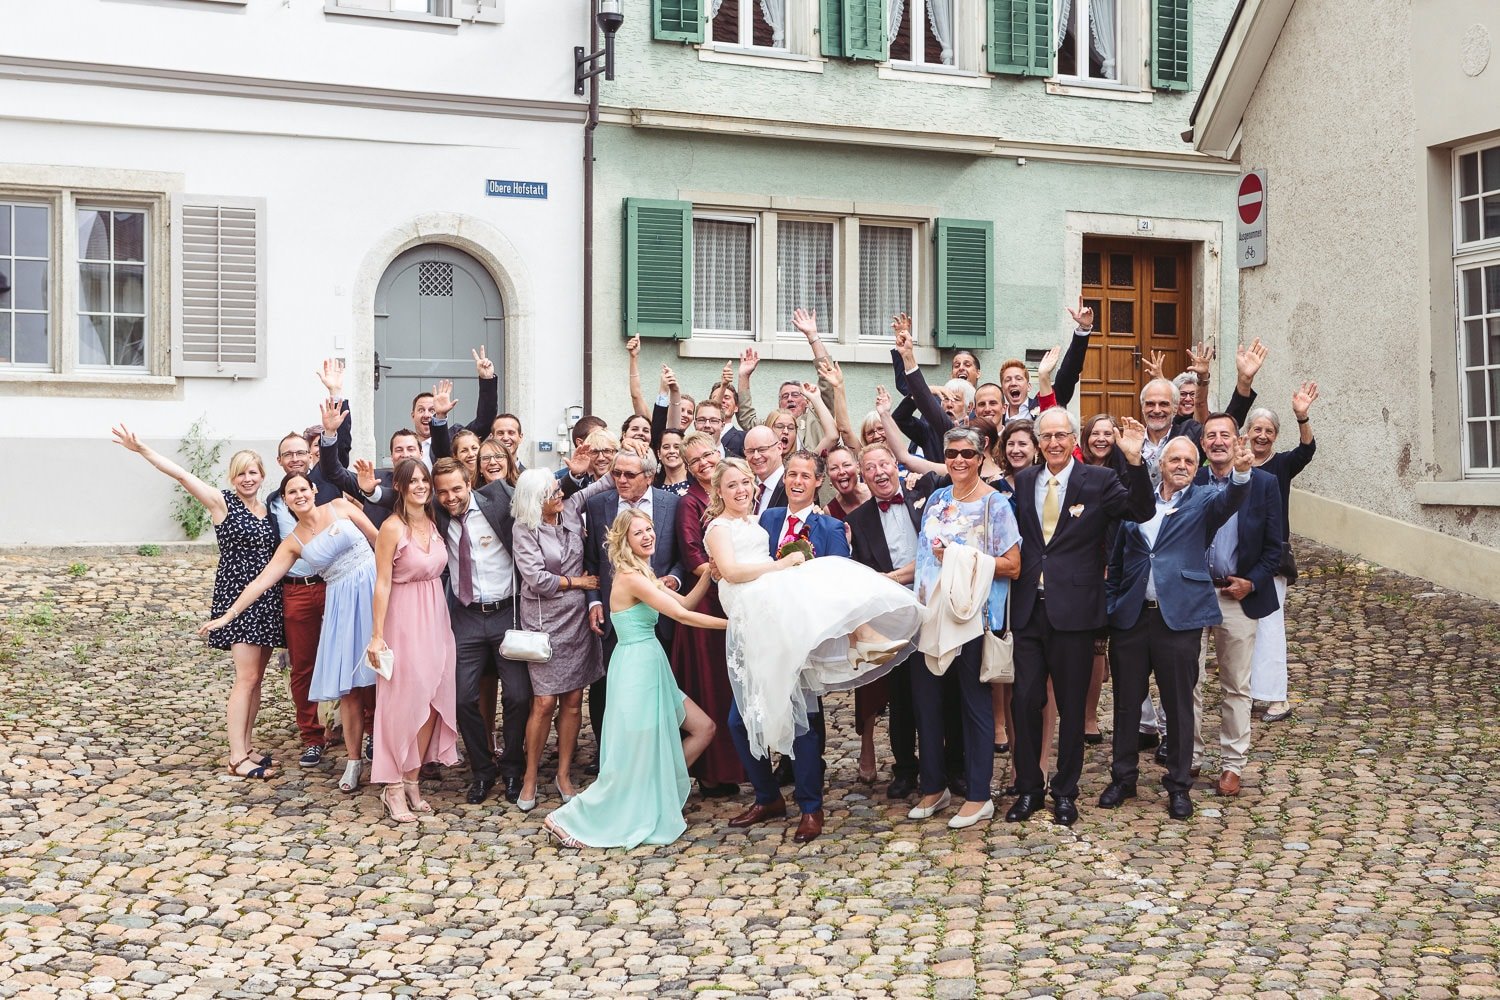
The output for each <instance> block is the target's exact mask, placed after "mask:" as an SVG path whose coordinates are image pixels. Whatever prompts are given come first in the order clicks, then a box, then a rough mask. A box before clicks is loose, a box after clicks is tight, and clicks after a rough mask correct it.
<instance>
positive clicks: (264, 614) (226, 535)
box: [208, 490, 286, 649]
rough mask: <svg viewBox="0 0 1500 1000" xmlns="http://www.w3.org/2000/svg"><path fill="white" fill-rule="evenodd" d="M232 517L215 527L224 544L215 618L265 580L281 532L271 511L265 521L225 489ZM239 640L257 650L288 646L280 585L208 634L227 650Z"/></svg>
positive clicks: (217, 575) (216, 577)
mask: <svg viewBox="0 0 1500 1000" xmlns="http://www.w3.org/2000/svg"><path fill="white" fill-rule="evenodd" d="M221 492H222V493H223V494H224V503H225V505H226V506H227V507H228V508H229V514H228V515H227V516H226V517H225V518H224V520H222V521H220V522H219V523H218V524H217V525H215V526H214V537H215V538H217V539H218V541H219V568H218V571H217V572H215V573H214V604H213V617H215V618H217V617H219V616H220V615H222V614H223V613H224V612H226V611H228V610H229V606H230V605H231V604H233V603H234V602H235V600H236V599H238V598H239V596H240V594H241V593H242V592H243V591H244V589H245V587H246V586H248V585H249V583H250V581H251V580H254V579H255V578H256V577H257V576H260V573H261V570H263V569H265V568H266V563H268V562H270V561H271V556H272V555H273V554H274V553H275V552H276V533H275V532H274V531H273V530H272V529H271V516H270V512H269V511H268V512H267V513H266V516H265V517H256V516H255V515H254V514H252V513H250V508H249V507H246V506H245V504H244V501H242V500H241V499H240V498H239V496H238V495H237V494H235V493H233V492H232V491H230V490H222V491H221ZM237 642H248V643H253V644H254V645H257V646H271V647H273V648H274V647H276V646H285V645H286V638H285V634H284V632H283V628H282V618H281V584H279V583H278V584H276V585H275V586H274V587H272V588H271V589H270V590H268V591H266V592H265V593H264V594H262V595H261V596H260V597H258V598H257V599H256V601H255V603H254V604H252V605H250V606H249V607H248V608H246V609H245V611H244V613H243V614H241V615H240V616H239V617H238V618H236V619H235V620H234V621H232V622H230V623H229V624H228V625H225V626H224V627H223V628H221V629H215V630H214V631H212V632H210V633H209V634H208V644H209V645H210V646H212V647H213V648H214V649H228V648H229V647H230V646H232V645H234V644H235V643H237Z"/></svg>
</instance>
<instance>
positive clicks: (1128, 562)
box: [1104, 482, 1250, 632]
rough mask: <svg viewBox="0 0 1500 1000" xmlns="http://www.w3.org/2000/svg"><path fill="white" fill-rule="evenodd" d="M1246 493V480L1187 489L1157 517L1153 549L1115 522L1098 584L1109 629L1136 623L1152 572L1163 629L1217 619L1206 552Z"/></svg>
mask: <svg viewBox="0 0 1500 1000" xmlns="http://www.w3.org/2000/svg"><path fill="white" fill-rule="evenodd" d="M1249 495H1250V484H1249V483H1248V482H1246V483H1242V484H1238V485H1236V484H1233V483H1231V484H1230V486H1229V488H1228V489H1227V490H1214V489H1205V488H1204V487H1201V486H1189V487H1188V488H1187V489H1186V490H1184V491H1183V493H1182V495H1181V496H1179V497H1177V507H1176V509H1175V510H1174V511H1173V512H1172V513H1171V514H1168V515H1166V516H1165V517H1163V518H1162V524H1161V530H1159V531H1158V532H1157V533H1156V545H1154V546H1148V545H1147V544H1146V536H1145V535H1144V534H1142V533H1141V526H1140V525H1139V524H1132V523H1130V522H1128V521H1127V522H1125V523H1124V524H1121V525H1120V529H1119V532H1118V533H1117V534H1116V536H1115V545H1114V551H1113V553H1112V554H1111V556H1110V560H1109V579H1108V580H1106V581H1105V585H1104V587H1105V591H1106V593H1107V595H1108V596H1107V598H1106V600H1107V608H1108V611H1109V624H1110V626H1111V627H1112V628H1118V629H1127V628H1132V627H1133V626H1134V625H1135V623H1136V622H1137V621H1139V620H1140V617H1141V608H1143V607H1144V606H1145V602H1146V579H1147V577H1149V576H1151V575H1152V574H1153V573H1154V574H1155V581H1156V600H1157V603H1158V604H1159V605H1160V606H1161V617H1162V620H1163V621H1165V622H1166V623H1167V628H1170V629H1174V630H1176V631H1179V632H1181V631H1187V630H1190V629H1199V628H1204V627H1205V626H1208V625H1217V624H1219V622H1221V621H1223V619H1224V616H1223V615H1222V614H1220V612H1219V598H1218V592H1217V591H1215V590H1214V585H1213V582H1212V578H1211V577H1210V576H1209V574H1208V557H1207V554H1206V553H1207V549H1208V545H1209V543H1210V542H1212V541H1213V537H1214V533H1215V532H1217V531H1218V530H1219V528H1220V527H1221V526H1222V525H1223V524H1224V522H1225V521H1227V520H1229V516H1230V515H1231V514H1233V513H1234V512H1235V511H1236V510H1238V509H1239V508H1240V505H1242V504H1243V503H1244V502H1245V498H1246V497H1248V496H1249Z"/></svg>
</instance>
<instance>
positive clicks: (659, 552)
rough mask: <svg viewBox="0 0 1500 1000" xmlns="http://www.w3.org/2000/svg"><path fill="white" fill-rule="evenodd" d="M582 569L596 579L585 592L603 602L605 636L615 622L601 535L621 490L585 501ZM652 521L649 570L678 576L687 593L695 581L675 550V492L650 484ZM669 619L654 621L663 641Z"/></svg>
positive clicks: (609, 567)
mask: <svg viewBox="0 0 1500 1000" xmlns="http://www.w3.org/2000/svg"><path fill="white" fill-rule="evenodd" d="M583 511H584V535H583V569H584V572H586V573H591V574H593V575H595V576H597V577H598V578H599V589H598V590H591V591H589V592H588V600H589V603H590V604H593V603H594V602H595V601H598V602H599V603H600V604H602V605H604V634H605V635H606V636H607V635H609V633H610V632H611V631H612V630H613V628H614V625H613V624H612V623H611V622H610V618H609V592H610V585H611V584H612V583H613V582H614V566H613V565H611V564H610V561H609V549H608V546H607V545H606V544H605V541H604V536H605V533H606V532H608V531H609V526H610V525H612V524H614V523H615V515H617V514H618V513H620V493H619V491H618V490H605V491H604V492H603V493H599V494H597V495H595V496H592V497H589V499H588V503H586V504H584V507H583ZM651 523H652V525H653V526H654V527H655V528H656V551H655V552H653V553H651V570H652V572H654V573H655V574H656V575H657V577H659V578H665V577H669V576H673V577H676V578H677V588H678V591H679V593H686V591H687V589H688V587H687V583H688V581H689V580H691V581H692V582H694V583H697V578H696V577H693V576H691V575H689V573H688V571H687V570H686V569H685V568H684V567H683V565H682V559H681V558H680V557H679V555H678V552H677V495H676V494H675V493H671V492H668V491H667V490H661V489H657V488H656V487H654V486H653V487H651ZM672 624H673V623H672V619H670V618H668V617H667V616H666V615H662V616H661V617H660V618H658V619H657V622H656V634H657V636H658V637H660V638H661V639H662V641H663V642H667V641H670V639H671V635H672V628H671V626H672Z"/></svg>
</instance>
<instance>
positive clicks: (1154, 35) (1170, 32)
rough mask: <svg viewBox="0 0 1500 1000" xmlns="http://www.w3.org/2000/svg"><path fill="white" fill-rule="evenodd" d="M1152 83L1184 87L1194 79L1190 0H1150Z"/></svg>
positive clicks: (1184, 88)
mask: <svg viewBox="0 0 1500 1000" xmlns="http://www.w3.org/2000/svg"><path fill="white" fill-rule="evenodd" d="M1151 2H1152V3H1153V4H1154V5H1155V7H1156V9H1155V11H1154V12H1153V15H1152V18H1151V86H1153V87H1156V88H1158V89H1161V90H1187V89H1188V88H1189V87H1191V86H1192V81H1193V54H1192V53H1193V5H1192V0H1151Z"/></svg>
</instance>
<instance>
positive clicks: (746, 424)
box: [734, 347, 760, 431]
mask: <svg viewBox="0 0 1500 1000" xmlns="http://www.w3.org/2000/svg"><path fill="white" fill-rule="evenodd" d="M758 364H760V355H759V354H758V353H756V350H755V348H753V347H747V348H745V353H744V354H741V355H740V377H739V383H738V389H739V394H740V408H739V409H738V410H736V411H735V415H734V419H735V420H736V421H737V422H738V423H739V425H740V430H742V431H748V430H750V429H751V428H752V427H755V426H756V425H757V424H759V423H760V417H759V416H758V415H757V414H756V412H755V403H754V402H752V401H751V399H750V376H751V375H754V374H755V366H756V365H758Z"/></svg>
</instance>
